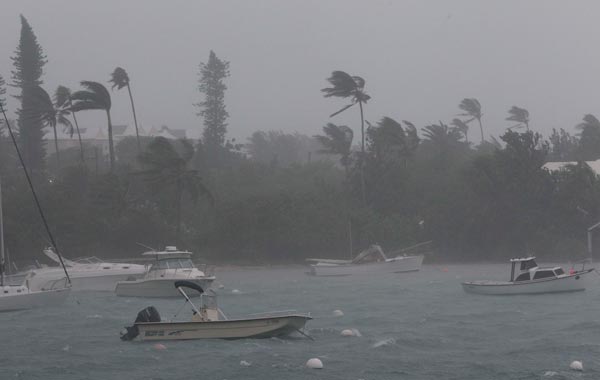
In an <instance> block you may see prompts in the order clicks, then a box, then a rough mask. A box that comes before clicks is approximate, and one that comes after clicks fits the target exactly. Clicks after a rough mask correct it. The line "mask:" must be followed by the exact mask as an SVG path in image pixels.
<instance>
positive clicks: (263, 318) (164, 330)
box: [121, 281, 312, 341]
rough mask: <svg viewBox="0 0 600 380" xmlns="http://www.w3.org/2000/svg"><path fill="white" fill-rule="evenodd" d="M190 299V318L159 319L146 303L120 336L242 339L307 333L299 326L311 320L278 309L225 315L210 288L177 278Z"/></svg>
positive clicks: (302, 315) (179, 287)
mask: <svg viewBox="0 0 600 380" xmlns="http://www.w3.org/2000/svg"><path fill="white" fill-rule="evenodd" d="M173 287H174V289H176V291H178V292H179V293H180V294H181V295H182V296H183V297H184V299H185V302H186V303H188V302H189V303H190V305H191V307H192V311H193V314H192V320H191V321H188V322H177V321H162V320H161V317H160V314H159V313H158V311H157V310H156V309H155V308H154V307H153V306H149V307H147V308H145V309H143V310H142V311H140V312H139V313H138V315H137V318H136V320H135V322H134V324H133V326H130V327H126V328H125V329H124V330H123V331H122V333H121V340H125V341H130V340H134V339H137V340H141V341H146V340H150V341H152V340H190V339H244V338H272V337H281V336H285V335H290V334H292V333H294V332H298V333H299V334H300V335H304V336H308V335H306V334H305V333H304V332H303V331H302V329H303V328H304V326H305V324H306V322H308V321H309V320H311V319H312V318H311V316H310V315H309V314H300V313H296V312H294V311H278V312H270V313H264V314H254V315H250V316H247V317H240V318H228V317H227V316H225V314H224V313H223V312H222V311H221V309H219V307H218V305H217V299H216V294H215V293H214V291H213V290H210V289H209V290H207V291H206V292H205V291H204V289H202V288H201V287H200V286H198V285H197V284H196V283H194V282H190V281H176V282H175V283H174V284H173ZM183 288H188V289H192V290H193V291H195V292H198V293H199V295H200V307H199V308H198V307H196V305H194V304H193V303H192V301H191V299H190V296H188V294H187V293H186V292H185V291H184V289H183Z"/></svg>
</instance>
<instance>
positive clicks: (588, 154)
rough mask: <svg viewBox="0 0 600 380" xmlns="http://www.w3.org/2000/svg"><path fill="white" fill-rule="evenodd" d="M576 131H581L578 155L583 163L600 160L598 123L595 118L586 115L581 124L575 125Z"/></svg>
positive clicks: (599, 128)
mask: <svg viewBox="0 0 600 380" xmlns="http://www.w3.org/2000/svg"><path fill="white" fill-rule="evenodd" d="M575 128H576V129H578V130H580V131H581V134H580V138H579V154H580V156H581V158H582V159H583V160H585V161H593V160H597V159H598V158H600V121H599V120H598V119H597V118H596V116H594V115H592V114H587V115H585V116H584V117H583V122H582V123H579V124H577V126H576V127H575Z"/></svg>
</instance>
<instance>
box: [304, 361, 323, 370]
mask: <svg viewBox="0 0 600 380" xmlns="http://www.w3.org/2000/svg"><path fill="white" fill-rule="evenodd" d="M306 366H307V367H308V368H312V369H323V362H322V361H321V359H318V358H312V359H308V361H307V362H306Z"/></svg>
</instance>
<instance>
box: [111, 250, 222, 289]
mask: <svg viewBox="0 0 600 380" xmlns="http://www.w3.org/2000/svg"><path fill="white" fill-rule="evenodd" d="M142 256H146V257H153V258H154V261H153V262H152V264H151V265H150V267H149V268H148V269H147V272H146V273H145V274H144V276H143V277H141V278H139V279H131V280H126V281H119V282H117V286H116V288H115V293H116V294H117V295H118V296H122V297H179V296H180V293H179V292H178V291H177V289H176V288H175V287H174V284H175V282H176V281H179V280H187V281H190V282H193V283H195V284H197V285H198V286H200V287H201V288H203V289H208V288H209V287H210V285H211V284H212V282H213V281H214V280H215V276H213V275H209V274H207V273H206V270H208V267H207V268H205V271H201V270H200V269H198V268H196V267H195V266H194V264H193V263H192V259H191V257H192V253H191V252H189V251H180V250H178V249H177V247H174V246H167V247H166V248H165V250H164V251H149V252H144V253H143V254H142Z"/></svg>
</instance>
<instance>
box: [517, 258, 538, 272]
mask: <svg viewBox="0 0 600 380" xmlns="http://www.w3.org/2000/svg"><path fill="white" fill-rule="evenodd" d="M537 266H538V265H537V263H536V262H535V260H533V259H531V260H527V261H521V270H529V269H531V268H535V267H537Z"/></svg>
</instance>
